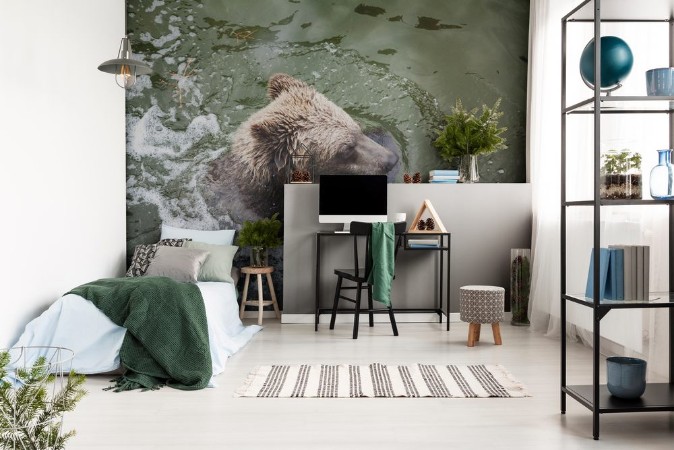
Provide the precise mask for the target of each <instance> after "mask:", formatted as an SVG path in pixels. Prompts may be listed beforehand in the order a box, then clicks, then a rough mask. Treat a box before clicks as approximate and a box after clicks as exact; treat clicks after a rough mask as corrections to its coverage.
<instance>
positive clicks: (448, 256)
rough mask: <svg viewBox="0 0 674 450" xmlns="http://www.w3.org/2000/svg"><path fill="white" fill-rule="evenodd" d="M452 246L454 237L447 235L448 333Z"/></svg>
mask: <svg viewBox="0 0 674 450" xmlns="http://www.w3.org/2000/svg"><path fill="white" fill-rule="evenodd" d="M451 244H452V235H451V234H448V235H447V251H446V253H447V305H446V308H447V331H449V306H450V302H449V299H450V298H451V295H450V292H451V287H450V286H451V285H450V283H449V274H450V273H451V271H450V268H449V266H450V263H449V262H450V258H451V255H452V248H451Z"/></svg>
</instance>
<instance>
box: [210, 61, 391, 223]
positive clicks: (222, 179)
mask: <svg viewBox="0 0 674 450" xmlns="http://www.w3.org/2000/svg"><path fill="white" fill-rule="evenodd" d="M267 92H268V96H269V99H270V100H271V102H270V103H269V105H267V106H265V107H264V108H262V109H261V110H260V111H258V112H256V113H254V114H253V115H252V116H251V117H250V118H249V119H248V120H246V121H245V122H244V123H242V124H241V125H240V126H239V128H238V129H237V130H236V132H235V133H234V136H233V138H232V147H231V149H230V150H229V151H228V152H227V153H225V154H224V155H223V156H222V157H220V158H218V159H217V160H215V161H214V162H213V163H212V164H211V166H210V168H209V171H208V176H207V177H206V178H205V179H204V181H205V183H206V188H205V189H204V193H205V194H206V198H207V203H208V204H209V205H211V207H212V208H213V210H215V211H218V212H219V213H220V214H221V215H229V217H230V218H231V219H232V220H233V221H234V222H236V223H242V221H244V220H255V219H258V218H261V217H269V216H271V215H272V214H274V213H275V212H279V211H282V210H283V184H284V183H285V182H286V171H287V165H288V164H289V163H290V156H291V154H292V153H295V154H305V153H306V152H310V153H311V154H312V155H313V157H314V163H315V168H316V169H315V170H316V172H317V173H322V174H328V173H329V174H340V173H352V174H357V173H370V174H384V175H387V174H388V175H391V176H392V177H393V176H395V174H396V172H395V171H394V169H396V168H397V167H398V161H399V159H400V156H399V149H398V148H397V147H396V146H392V147H393V148H386V147H384V146H382V145H380V144H378V143H377V142H375V141H374V140H372V139H371V138H369V137H368V136H366V135H365V134H364V133H363V131H362V130H361V128H360V126H359V125H358V124H357V123H356V121H355V120H353V119H352V118H351V116H349V115H348V114H347V113H346V112H345V111H344V110H343V109H341V108H340V107H339V106H337V105H335V104H334V103H333V102H331V101H330V100H328V99H327V98H326V97H325V96H324V95H322V94H321V93H319V92H317V91H316V90H315V89H314V88H313V87H311V86H309V85H308V84H306V83H304V82H303V81H301V80H298V79H296V78H293V77H291V76H289V75H286V74H275V75H272V77H271V78H270V79H269V84H268V87H267Z"/></svg>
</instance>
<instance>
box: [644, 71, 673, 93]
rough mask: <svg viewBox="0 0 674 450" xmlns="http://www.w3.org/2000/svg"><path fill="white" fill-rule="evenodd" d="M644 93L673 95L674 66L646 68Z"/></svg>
mask: <svg viewBox="0 0 674 450" xmlns="http://www.w3.org/2000/svg"><path fill="white" fill-rule="evenodd" d="M646 94H648V95H674V67H663V68H661V69H651V70H647V71H646Z"/></svg>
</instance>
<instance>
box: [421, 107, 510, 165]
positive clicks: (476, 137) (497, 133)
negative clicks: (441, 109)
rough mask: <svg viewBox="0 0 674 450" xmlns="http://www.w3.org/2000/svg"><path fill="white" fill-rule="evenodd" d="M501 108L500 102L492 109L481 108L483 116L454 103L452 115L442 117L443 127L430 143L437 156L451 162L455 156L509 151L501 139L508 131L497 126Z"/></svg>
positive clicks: (501, 113)
mask: <svg viewBox="0 0 674 450" xmlns="http://www.w3.org/2000/svg"><path fill="white" fill-rule="evenodd" d="M500 105H501V99H500V98H499V99H498V100H496V103H494V106H493V107H491V108H490V107H488V106H487V105H482V112H481V113H480V114H478V109H477V108H473V109H471V110H470V111H468V110H466V109H465V108H464V107H463V103H462V102H461V100H460V99H457V100H456V105H455V106H454V107H452V112H451V114H449V115H446V116H445V123H446V125H445V127H444V128H443V129H442V130H440V131H439V132H438V137H437V139H436V140H435V141H434V142H433V145H434V146H435V148H437V149H438V152H439V153H440V156H441V157H442V158H443V159H444V160H446V161H451V160H452V159H453V158H455V157H457V156H464V155H479V154H485V153H492V152H495V151H497V150H502V149H506V148H508V147H507V145H506V144H505V143H506V140H505V138H504V137H502V136H501V135H502V134H503V133H504V132H505V131H506V130H507V128H506V127H499V126H498V123H499V119H500V118H501V117H502V116H503V112H501V111H499V106H500Z"/></svg>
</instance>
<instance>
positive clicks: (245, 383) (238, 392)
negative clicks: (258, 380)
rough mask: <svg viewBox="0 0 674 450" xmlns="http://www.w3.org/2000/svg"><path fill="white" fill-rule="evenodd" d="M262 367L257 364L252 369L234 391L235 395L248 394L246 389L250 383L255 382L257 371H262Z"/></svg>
mask: <svg viewBox="0 0 674 450" xmlns="http://www.w3.org/2000/svg"><path fill="white" fill-rule="evenodd" d="M261 368H262V366H255V367H254V368H253V370H251V371H250V373H249V374H248V375H247V376H246V378H245V379H244V380H243V383H242V384H241V386H239V388H238V389H236V390H235V391H234V395H233V397H243V396H245V395H246V391H247V390H248V388H249V387H250V385H251V384H253V381H254V380H255V377H256V376H257V373H258V372H259V371H260V369H261Z"/></svg>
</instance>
